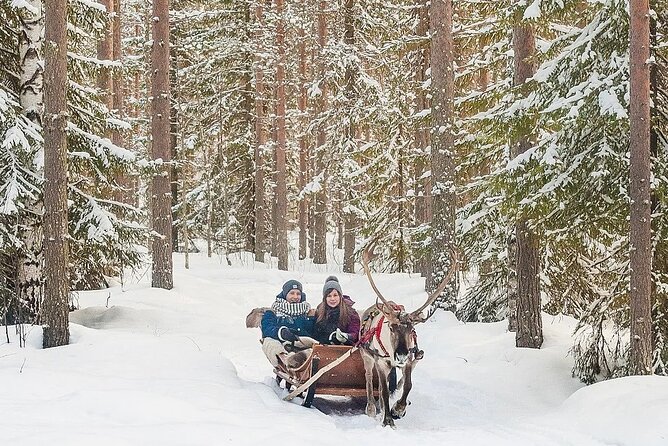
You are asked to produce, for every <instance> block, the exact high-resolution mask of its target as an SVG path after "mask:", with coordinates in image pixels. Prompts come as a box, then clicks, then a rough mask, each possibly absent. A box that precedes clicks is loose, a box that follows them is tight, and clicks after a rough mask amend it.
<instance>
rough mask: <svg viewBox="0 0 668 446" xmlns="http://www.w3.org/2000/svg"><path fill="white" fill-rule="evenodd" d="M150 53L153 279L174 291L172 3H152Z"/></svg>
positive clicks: (159, 285)
mask: <svg viewBox="0 0 668 446" xmlns="http://www.w3.org/2000/svg"><path fill="white" fill-rule="evenodd" d="M152 16H153V17H154V19H153V32H152V36H153V47H152V51H151V72H152V73H153V76H152V82H151V96H152V98H153V99H152V119H151V144H152V153H153V160H154V162H155V164H156V167H155V168H156V172H155V174H154V176H153V179H152V194H151V199H152V200H151V202H152V209H153V212H152V218H153V230H154V231H155V232H156V233H157V235H155V236H154V238H153V244H152V255H153V278H152V285H153V286H154V287H156V288H164V289H167V290H169V289H172V287H173V277H172V237H171V231H172V213H171V206H170V203H171V200H170V197H171V194H170V174H169V161H170V159H171V151H170V146H169V127H170V125H169V124H170V123H169V116H170V113H169V100H170V93H169V0H154V1H153V15H152Z"/></svg>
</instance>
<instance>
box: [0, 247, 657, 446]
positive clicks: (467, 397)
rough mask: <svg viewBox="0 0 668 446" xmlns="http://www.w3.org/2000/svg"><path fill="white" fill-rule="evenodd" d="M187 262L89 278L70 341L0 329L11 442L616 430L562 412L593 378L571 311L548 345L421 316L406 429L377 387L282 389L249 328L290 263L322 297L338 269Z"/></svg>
mask: <svg viewBox="0 0 668 446" xmlns="http://www.w3.org/2000/svg"><path fill="white" fill-rule="evenodd" d="M181 265H182V263H179V262H177V263H176V268H175V284H176V287H175V288H174V289H173V290H171V291H165V290H158V289H152V288H150V287H149V285H148V284H147V283H139V284H130V285H126V286H125V290H121V288H120V287H116V288H112V289H110V290H101V291H95V292H86V293H80V295H79V303H80V305H81V309H80V310H78V311H75V312H73V313H72V314H71V322H72V325H71V333H72V343H71V344H70V345H69V346H66V347H60V348H54V349H48V350H42V349H40V348H39V346H40V342H41V329H40V328H39V327H33V328H32V329H31V330H30V332H29V334H28V345H27V347H26V348H18V346H17V343H16V342H12V343H10V344H2V345H0V380H1V382H3V388H5V389H6V390H5V397H6V398H4V399H2V400H0V412H1V413H3V417H4V419H3V420H2V421H0V429H2V432H3V433H6V434H5V435H4V439H5V440H7V441H8V443H19V442H20V444H22V445H38V444H44V442H45V439H49V441H50V443H51V444H62V445H68V446H76V445H79V444H81V445H83V444H90V443H91V442H94V443H95V444H98V445H114V446H117V445H134V444H137V445H139V444H161V445H163V446H165V445H185V444H188V445H200V444H201V445H204V444H212V443H215V444H231V445H260V444H262V445H265V444H274V443H275V442H276V439H280V441H279V443H281V444H282V443H287V442H291V441H295V440H297V441H299V442H300V443H306V444H314V445H315V444H317V445H327V446H329V445H331V446H342V445H346V444H357V443H359V442H360V441H362V440H364V441H368V440H371V441H376V442H382V444H385V445H403V444H405V443H406V442H410V443H411V444H419V445H427V446H430V445H434V446H435V445H437V444H438V445H443V444H456V445H461V446H469V445H480V446H483V445H484V446H489V445H509V446H510V445H513V446H528V445H543V446H552V445H554V446H557V445H560V446H571V445H572V446H576V445H591V446H599V445H606V444H614V443H613V442H611V443H606V442H604V441H603V440H601V439H600V438H599V439H595V438H592V437H591V436H589V435H588V434H587V433H586V432H583V431H582V430H575V429H569V428H568V419H566V418H563V416H562V415H563V414H561V413H560V407H561V405H562V403H563V402H564V401H565V400H567V399H568V398H569V397H570V396H571V395H572V394H573V393H574V392H575V391H577V390H578V389H580V388H581V387H582V385H581V384H580V383H579V382H577V381H576V380H574V379H572V378H571V377H570V364H571V363H570V359H569V358H568V357H567V355H566V352H567V350H568V348H569V346H570V340H569V333H570V330H571V329H572V326H571V324H572V321H568V320H565V319H564V320H560V319H552V320H548V319H546V320H545V333H546V342H545V346H544V348H543V349H541V350H538V351H534V350H519V349H516V348H514V337H513V335H512V334H510V333H507V332H506V329H505V325H504V324H503V323H497V324H462V323H460V322H458V321H457V320H456V319H455V318H454V317H453V316H452V314H450V313H441V312H439V313H437V314H436V315H435V316H434V317H433V318H432V319H431V320H430V321H429V322H428V323H425V324H423V325H421V326H420V327H419V328H418V334H419V338H420V346H421V348H423V349H424V350H425V352H426V354H425V358H424V359H423V360H422V361H421V362H420V364H419V366H418V367H417V368H416V369H415V372H414V387H413V392H412V393H411V397H410V400H411V401H412V405H411V406H409V408H408V411H407V415H406V417H404V418H403V419H401V420H398V421H397V428H396V429H394V430H393V429H390V428H383V427H382V426H381V425H380V421H379V418H378V417H377V418H376V419H372V418H369V417H367V416H366V415H365V414H364V403H365V401H364V399H347V398H340V397H339V398H336V397H316V399H315V401H314V406H315V408H311V409H307V408H304V407H302V406H300V405H299V403H300V402H301V400H300V399H295V400H294V401H292V402H284V401H283V400H282V397H283V396H285V395H286V394H287V391H286V390H285V389H282V388H279V387H278V385H277V384H276V382H275V380H274V377H273V374H272V368H271V366H270V364H269V363H268V361H267V360H266V358H265V357H264V355H263V354H262V351H261V349H260V344H259V342H258V341H259V331H258V330H257V329H247V328H245V325H244V322H245V317H246V315H247V314H248V312H249V311H250V310H251V309H252V308H254V307H259V306H267V305H269V304H270V303H271V302H272V301H273V299H274V296H275V294H276V293H277V291H278V289H279V288H280V285H281V284H282V283H283V281H285V280H287V279H288V278H293V277H295V278H297V279H299V280H300V281H302V282H303V283H304V288H305V290H306V292H307V294H308V295H309V298H308V300H309V301H310V302H311V303H312V304H313V305H315V304H316V303H317V302H318V301H319V300H320V296H321V294H320V293H321V289H322V282H323V281H324V278H325V277H326V275H325V274H323V273H322V272H319V271H317V272H305V271H303V272H294V271H293V272H279V271H276V270H273V269H266V268H265V269H263V268H261V266H262V265H259V264H256V265H255V267H254V268H253V269H250V268H248V267H247V266H244V267H227V266H221V264H220V263H219V262H218V261H217V260H209V259H207V258H206V257H204V256H194V257H193V259H191V265H192V266H191V269H190V270H185V269H184V268H183V267H182V266H181ZM258 265H259V266H258ZM242 266H243V265H242ZM339 278H340V281H341V283H342V287H343V289H344V292H345V293H346V294H350V295H351V296H353V298H354V299H355V300H356V301H357V303H356V307H357V309H358V310H360V311H361V310H363V309H364V308H365V307H366V306H367V305H370V304H372V303H373V299H372V296H373V294H372V292H371V290H370V288H369V286H368V284H367V282H366V278H365V277H364V276H362V275H348V274H339ZM377 282H378V283H379V286H381V287H382V289H387V290H393V291H394V292H395V294H394V295H393V298H395V299H398V300H401V301H402V302H405V303H406V305H407V307H409V308H410V307H416V306H417V305H419V303H420V302H421V300H422V299H424V296H425V295H424V292H423V291H421V286H422V283H421V280H420V279H419V278H418V277H412V278H411V277H408V276H407V275H401V274H398V275H378V280H377ZM107 304H108V307H107ZM26 414H30V416H26ZM61 426H67V429H63V428H62V427H61ZM645 444H648V443H645ZM649 444H651V443H649ZM657 444H658V443H657Z"/></svg>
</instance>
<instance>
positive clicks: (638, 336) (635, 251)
mask: <svg viewBox="0 0 668 446" xmlns="http://www.w3.org/2000/svg"><path fill="white" fill-rule="evenodd" d="M630 17H631V24H630V26H631V27H630V68H631V73H630V74H631V77H630V93H631V97H630V114H629V120H630V126H631V128H630V131H631V134H630V152H631V163H630V177H631V178H630V179H631V185H630V197H631V222H630V229H631V233H630V240H629V241H630V267H631V291H630V299H631V333H630V336H631V355H630V364H629V365H630V371H631V373H632V374H636V375H649V374H651V373H652V351H653V348H652V313H651V310H652V276H651V274H652V237H651V234H652V233H651V222H652V216H651V197H650V194H651V192H650V176H651V161H650V132H651V119H650V118H651V115H650V113H651V111H650V65H649V63H648V62H647V61H649V60H650V22H649V21H650V17H649V2H648V0H631V1H630Z"/></svg>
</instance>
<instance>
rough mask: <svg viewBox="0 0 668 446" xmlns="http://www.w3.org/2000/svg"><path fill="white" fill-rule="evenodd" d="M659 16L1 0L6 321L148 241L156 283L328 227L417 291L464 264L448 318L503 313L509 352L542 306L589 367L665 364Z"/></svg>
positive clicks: (260, 254) (446, 305)
mask: <svg viewBox="0 0 668 446" xmlns="http://www.w3.org/2000/svg"><path fill="white" fill-rule="evenodd" d="M665 6H666V5H665V2H663V1H655V2H653V3H652V8H653V9H652V12H651V14H648V13H645V14H642V13H640V14H639V15H638V14H635V15H634V12H636V13H637V12H638V11H641V12H642V7H643V2H638V1H636V0H633V1H632V2H631V3H630V4H629V2H626V1H621V0H604V1H589V2H586V1H579V0H578V1H567V0H564V1H554V2H552V1H540V0H535V1H533V2H531V3H527V2H510V1H490V2H487V1H461V2H456V3H455V4H453V3H452V2H450V1H440V0H439V1H436V0H433V1H431V2H426V1H418V0H388V1H383V2H379V1H362V0H357V1H354V0H342V1H325V0H320V1H307V0H301V1H297V0H285V1H284V0H275V1H273V2H272V1H257V0H248V1H245V0H237V1H222V0H220V1H206V2H198V1H172V2H171V4H170V2H168V1H167V0H155V1H153V2H142V1H135V0H123V1H120V0H104V1H101V2H99V3H97V2H93V1H90V0H71V1H69V2H68V1H65V0H54V1H53V2H51V1H49V2H46V3H45V5H44V7H43V5H42V3H41V2H40V1H39V0H12V1H10V0H0V17H1V19H0V66H1V67H2V68H1V69H0V159H1V160H0V252H1V253H2V254H1V255H0V259H1V266H2V271H1V273H0V293H1V294H2V305H3V307H2V308H3V317H4V325H9V324H18V325H17V329H19V330H20V329H21V328H20V327H21V325H20V323H37V324H40V323H41V324H43V325H45V326H47V327H51V329H53V330H56V329H57V326H58V324H54V323H53V322H52V320H50V319H49V317H50V316H49V315H50V314H51V309H52V308H53V305H51V302H52V300H50V298H49V286H52V287H53V288H54V289H55V285H56V282H58V284H59V286H60V287H61V289H63V290H65V293H64V294H65V295H69V293H70V291H72V290H87V289H98V288H103V287H105V286H107V285H108V278H110V277H122V275H123V272H124V271H126V270H128V269H131V270H132V269H134V270H142V269H143V268H145V265H146V261H147V259H148V258H149V256H150V257H152V258H153V263H152V277H153V280H152V282H153V285H154V286H157V287H161V288H171V287H172V285H173V284H172V264H171V262H172V256H171V252H172V251H173V250H174V251H183V252H185V253H186V254H187V253H188V252H189V250H190V249H191V246H193V245H192V242H191V241H192V240H193V239H202V240H205V241H206V245H207V254H208V255H209V256H211V255H213V254H214V253H231V252H235V251H241V250H246V251H250V252H253V253H254V255H255V259H256V261H260V262H266V261H268V257H269V256H273V257H276V259H277V263H278V268H279V269H287V267H288V259H289V258H298V259H304V258H311V259H312V261H313V263H315V264H326V263H327V261H328V259H327V258H326V253H327V246H326V244H327V240H328V239H327V233H328V232H329V233H335V234H336V235H337V236H336V237H335V240H336V243H337V247H339V248H341V249H343V252H344V256H343V271H345V272H355V271H356V270H359V266H358V265H357V264H356V262H357V261H358V260H359V256H360V253H361V251H362V250H363V249H364V248H366V247H367V246H369V245H373V246H374V247H375V252H376V254H377V257H376V259H375V262H374V267H375V269H376V270H378V271H383V272H410V273H419V274H423V275H424V276H425V278H426V288H427V289H429V290H433V289H435V288H436V285H437V284H438V283H439V281H440V279H441V278H442V277H443V276H444V274H445V272H446V271H447V270H448V268H449V267H450V264H451V262H453V261H455V259H456V258H457V259H458V266H459V269H460V272H461V277H467V278H469V280H472V281H474V285H473V286H470V287H468V288H467V290H468V291H467V292H466V293H465V294H463V295H461V296H460V295H459V294H458V292H457V286H452V287H450V288H448V289H446V291H445V292H444V293H443V295H442V296H441V298H440V300H439V301H438V307H440V308H442V309H445V310H450V311H453V312H454V313H455V314H456V316H457V317H458V318H459V319H460V320H464V321H482V322H492V321H499V320H503V319H508V321H509V329H510V330H511V331H516V332H517V345H518V346H522V347H533V348H539V347H540V346H541V344H542V328H541V318H540V312H541V310H542V311H546V312H548V313H550V314H564V315H568V316H572V317H574V318H576V319H577V320H578V321H579V323H578V325H577V327H576V329H575V331H574V335H573V339H574V341H573V349H572V353H573V355H574V357H575V365H574V369H573V373H574V374H575V375H576V376H578V377H579V378H580V379H582V380H583V381H585V382H589V383H590V382H594V381H596V380H599V379H603V378H608V377H614V376H620V375H625V374H629V373H642V374H646V373H656V374H665V373H666V368H665V363H666V360H667V359H668V346H666V335H667V334H668V326H667V324H666V318H665V311H666V304H667V301H666V293H667V290H668V288H667V287H668V277H667V276H666V273H667V272H668V265H667V264H666V260H665V259H666V243H667V240H668V234H667V233H666V232H667V230H668V229H667V228H666V220H665V211H664V209H665V207H666V196H667V194H666V192H667V191H668V189H667V181H668V178H667V177H666V156H665V153H666V139H665V128H666V127H665V124H666V119H665V118H666V112H667V110H666V105H667V104H666V95H665V85H666V84H665V82H666V71H665V70H666V62H667V60H666V57H665V56H666V53H665V42H663V37H662V36H663V30H664V29H665V28H664V23H665V11H666V9H665ZM644 7H647V4H646V3H645V4H644ZM639 8H640V9H639ZM49 11H51V12H49ZM59 11H60V12H63V14H62V17H61V18H60V19H61V20H60V21H58V19H59ZM64 12H66V14H64ZM632 17H636V19H637V17H640V18H641V20H640V22H638V20H636V21H635V22H634V21H633V20H631V18H632ZM643 17H644V21H643V20H642V18H643ZM638 23H640V24H638ZM50 30H61V31H62V33H61V35H60V39H61V40H59V41H57V40H56V38H54V37H53V36H54V34H50V32H49V31H50ZM65 31H66V32H65ZM634 36H635V37H634ZM638 36H641V37H642V36H645V37H646V38H647V43H648V44H646V45H644V46H643V45H640V46H639V47H635V48H636V50H634V51H631V48H632V47H633V45H634V42H635V43H636V44H637V42H638V40H637V39H638ZM634 39H635V40H634ZM54 48H58V49H59V50H60V51H57V50H54V51H51V49H54ZM63 48H64V50H63ZM638 48H642V49H643V51H645V50H646V51H647V54H645V53H643V52H641V51H639V50H638ZM650 51H651V52H650ZM638 58H640V59H638ZM634 60H635V65H634ZM638 60H640V61H641V62H640V64H638ZM56 61H60V62H63V63H66V67H67V71H66V73H65V75H64V77H62V76H61V78H62V79H61V78H57V74H58V73H57V72H56V73H55V74H54V73H52V72H49V69H50V67H56ZM63 66H65V65H63ZM634 67H635V70H636V71H635V73H636V74H637V73H638V70H640V71H642V73H641V74H643V75H644V76H645V77H644V79H646V82H645V83H644V84H643V83H641V82H640V83H639V82H634V81H633V79H636V77H634ZM638 67H640V68H638ZM60 74H63V73H60ZM54 75H56V77H53V76H54ZM53 79H61V80H62V81H63V84H62V85H63V88H60V89H58V88H54V86H55V85H58V84H57V83H56V82H51V81H50V80H53ZM638 85H641V86H644V87H643V88H640V89H638ZM49 88H51V90H49ZM58 94H61V95H62V97H63V99H64V100H66V103H65V102H63V104H64V106H65V107H66V108H64V109H63V110H65V111H63V110H61V111H57V110H56V109H53V108H51V107H53V102H49V98H53V97H56V96H57V95H58ZM642 98H647V100H644V102H643V100H641V99H642ZM650 99H651V104H652V108H651V120H650V119H649V118H650V115H649V113H650V108H649V104H650ZM638 103H641V104H645V105H646V107H645V108H644V109H643V110H645V109H646V112H647V116H646V117H645V118H643V116H642V115H641V114H639V112H638V110H639V109H638V107H637V106H635V108H634V104H638ZM641 108H642V107H641ZM54 110H56V112H55V113H54ZM641 111H642V110H641ZM63 118H65V119H63ZM639 122H641V123H642V122H644V123H645V124H646V130H647V131H646V133H642V132H641V133H638V132H636V131H635V130H637V129H638V123H639ZM650 123H651V125H650ZM58 126H60V127H58ZM56 127H57V128H56ZM52 128H56V130H58V129H60V130H62V134H63V135H66V137H65V136H63V138H62V141H63V144H65V145H64V146H63V144H60V145H59V146H58V147H59V148H60V150H64V148H65V147H66V150H67V152H64V151H63V152H62V154H63V157H62V160H61V162H62V163H61V164H60V169H58V168H56V169H53V170H50V168H52V167H53V164H51V163H52V159H53V158H51V157H50V154H51V153H52V152H51V148H52V147H53V145H54V144H55V143H57V142H59V140H58V139H57V138H54V137H52V135H53V133H50V132H51V130H52ZM650 132H651V133H650ZM632 135H633V136H632ZM643 135H644V136H643ZM639 145H641V146H643V147H646V149H647V150H646V153H645V152H642V151H638V150H637V148H638V147H639ZM65 153H66V157H65ZM638 154H641V156H640V161H642V162H644V165H645V166H646V167H645V171H644V172H645V173H644V175H645V176H644V177H638V176H634V172H635V173H638V170H634V166H637V165H638V163H637V161H638V158H637V156H638ZM634 156H635V157H636V158H634ZM650 166H651V176H650V172H649V167H650ZM641 170H642V169H641ZM53 172H56V173H57V172H60V173H61V174H63V175H64V172H66V178H64V177H63V178H62V179H61V181H66V187H63V191H62V197H61V198H62V200H66V201H64V202H62V201H61V204H62V203H65V204H64V205H63V206H62V208H61V209H60V210H59V211H55V213H54V211H53V209H54V208H52V207H50V204H49V203H51V201H50V200H51V198H50V196H49V194H50V193H51V192H52V190H55V189H57V188H54V189H52V188H51V187H50V186H49V185H50V184H54V185H57V184H59V183H58V181H55V182H53V183H50V181H53V177H50V176H49V175H51V173H53ZM45 180H46V181H45ZM45 184H46V185H47V186H46V187H45ZM634 184H636V185H640V186H635V189H634V186H633V185H634ZM638 187H640V189H642V190H644V193H646V194H647V195H646V197H645V198H641V199H636V197H638V196H637V195H634V193H636V192H637V191H638ZM643 188H644V189H643ZM65 193H66V195H65ZM636 205H639V206H641V207H643V212H647V213H646V214H644V216H640V217H638V215H639V214H638V213H637V212H636V213H634V206H636ZM63 209H64V210H63ZM50 215H59V216H63V215H66V216H67V219H66V220H63V221H64V223H65V224H66V228H67V230H66V231H65V230H63V231H61V232H60V233H58V232H57V231H56V232H55V234H56V235H55V236H53V234H54V233H49V232H48V231H51V230H53V228H54V227H55V226H53V225H52V224H51V223H50V222H52V221H53V220H49V219H48V217H49V216H50ZM639 222H640V223H639ZM650 224H651V228H650ZM639 228H641V229H642V231H640V230H639ZM650 229H651V231H650ZM289 231H294V232H295V233H296V234H298V237H299V241H298V244H297V246H298V249H297V250H296V252H291V251H290V250H289V248H288V246H290V245H289V244H288V242H287V240H288V239H287V237H288V232H289ZM49 234H52V235H49ZM634 234H636V235H635V236H636V237H637V234H641V235H642V236H644V237H645V239H646V241H647V244H646V246H644V247H643V246H641V245H639V244H636V242H637V240H638V239H637V238H636V239H634V238H633V237H634ZM643 234H644V235H643ZM641 238H642V237H641ZM55 239H57V240H59V241H61V242H63V244H64V245H65V246H66V248H65V249H63V250H61V251H59V253H58V254H57V255H55V254H53V252H54V251H49V249H50V248H49V246H51V245H49V244H48V243H43V242H45V241H47V242H52V241H53V240H55ZM634 240H635V241H634ZM67 246H68V247H67ZM453 252H457V253H458V255H457V256H454V255H451V253H453ZM50 255H54V257H52V258H55V259H58V260H59V261H60V262H61V263H62V265H61V267H62V269H61V270H56V269H53V268H50V267H49V261H50V260H49V258H50V257H49V256H50ZM634 256H635V257H634ZM185 259H186V260H185V261H186V262H188V256H187V255H186V257H185ZM634 262H636V263H635V266H633V265H634ZM54 271H66V273H63V274H57V273H55V272H54ZM48 274H51V276H48ZM49 277H51V278H49ZM61 281H62V282H61ZM45 282H46V287H45ZM639 283H642V284H646V285H647V286H644V287H643V286H637V285H638V284H639ZM49 284H51V285H49ZM638 290H640V292H639V291H638ZM643 293H644V294H643ZM62 294H63V293H61V295H62ZM56 301H57V302H56V306H58V305H60V307H61V308H62V307H63V305H65V306H66V308H67V307H68V306H71V305H72V301H71V300H67V302H65V301H64V299H62V298H61V299H60V300H58V299H56ZM638 308H640V313H639V312H638V311H639V310H638ZM433 311H435V309H434V310H433ZM643 311H644V312H645V313H642V312H643ZM65 314H66V312H65ZM639 314H640V316H638V315H639ZM65 318H66V316H65ZM61 325H64V326H65V327H66V326H67V324H66V323H64V324H61ZM638 326H640V328H638ZM49 336H50V335H49ZM45 337H47V332H45ZM62 339H64V340H65V342H66V337H64V338H62ZM631 340H634V341H633V342H632V341H631ZM635 340H637V341H638V342H635Z"/></svg>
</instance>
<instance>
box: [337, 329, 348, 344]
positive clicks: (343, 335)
mask: <svg viewBox="0 0 668 446" xmlns="http://www.w3.org/2000/svg"><path fill="white" fill-rule="evenodd" d="M334 335H335V336H336V340H337V341H339V342H340V343H341V344H345V343H346V342H348V340H349V339H350V335H349V334H348V333H344V332H342V331H341V329H340V328H337V329H336V331H335V332H334Z"/></svg>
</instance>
